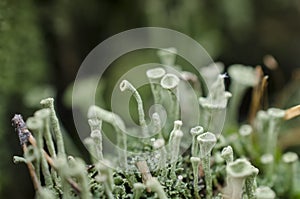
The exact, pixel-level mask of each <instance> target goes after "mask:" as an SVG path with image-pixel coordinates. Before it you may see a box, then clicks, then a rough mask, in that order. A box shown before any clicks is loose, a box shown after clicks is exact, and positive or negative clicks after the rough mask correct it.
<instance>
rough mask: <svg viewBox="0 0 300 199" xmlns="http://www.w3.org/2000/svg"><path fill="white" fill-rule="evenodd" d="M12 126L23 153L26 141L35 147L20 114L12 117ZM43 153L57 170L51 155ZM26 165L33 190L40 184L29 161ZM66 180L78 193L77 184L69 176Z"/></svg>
mask: <svg viewBox="0 0 300 199" xmlns="http://www.w3.org/2000/svg"><path fill="white" fill-rule="evenodd" d="M12 123H13V126H15V129H16V132H17V133H18V136H19V140H20V144H21V146H22V149H23V152H24V153H25V152H26V150H27V143H28V142H29V143H30V144H31V145H32V146H34V147H37V144H36V140H35V138H34V137H33V135H32V134H31V132H30V131H29V130H28V129H27V127H26V124H25V122H24V120H23V118H22V116H21V115H19V114H16V115H15V116H14V117H13V119H12ZM43 155H44V156H45V158H46V160H47V162H48V164H49V165H50V166H51V167H52V168H53V169H55V170H56V171H57V168H56V167H55V165H54V162H53V159H52V158H51V156H49V155H48V153H47V152H46V151H45V150H43ZM27 167H28V169H29V173H30V176H31V178H32V182H33V186H34V188H35V190H38V189H39V188H40V187H41V185H40V183H39V181H38V178H37V176H36V174H35V169H34V167H33V165H32V164H31V162H28V163H27ZM66 180H67V182H68V183H69V184H70V185H71V187H72V188H73V189H74V190H75V192H76V193H78V194H80V191H81V190H80V188H79V186H78V184H77V183H76V182H75V181H73V180H72V179H71V178H67V179H66Z"/></svg>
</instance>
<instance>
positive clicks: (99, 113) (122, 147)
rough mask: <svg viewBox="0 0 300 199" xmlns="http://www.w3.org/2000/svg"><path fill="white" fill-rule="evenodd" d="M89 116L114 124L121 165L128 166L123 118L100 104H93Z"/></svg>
mask: <svg viewBox="0 0 300 199" xmlns="http://www.w3.org/2000/svg"><path fill="white" fill-rule="evenodd" d="M88 118H98V119H99V120H103V121H104V122H107V123H110V124H112V126H113V127H114V129H115V131H116V133H117V145H118V147H119V149H118V155H119V160H120V166H121V167H123V168H126V166H127V153H126V151H127V137H126V132H125V131H126V129H125V124H124V122H123V120H122V119H121V118H120V116H118V115H117V114H115V113H112V112H109V111H106V110H104V109H102V108H100V107H98V106H95V105H94V106H91V107H90V108H89V110H88Z"/></svg>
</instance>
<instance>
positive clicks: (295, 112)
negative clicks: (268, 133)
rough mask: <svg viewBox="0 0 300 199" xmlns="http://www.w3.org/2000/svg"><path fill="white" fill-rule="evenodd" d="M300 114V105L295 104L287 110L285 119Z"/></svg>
mask: <svg viewBox="0 0 300 199" xmlns="http://www.w3.org/2000/svg"><path fill="white" fill-rule="evenodd" d="M299 115H300V105H297V106H293V107H292V108H289V109H287V110H286V111H285V116H284V119H285V120H290V119H293V118H294V117H297V116H299Z"/></svg>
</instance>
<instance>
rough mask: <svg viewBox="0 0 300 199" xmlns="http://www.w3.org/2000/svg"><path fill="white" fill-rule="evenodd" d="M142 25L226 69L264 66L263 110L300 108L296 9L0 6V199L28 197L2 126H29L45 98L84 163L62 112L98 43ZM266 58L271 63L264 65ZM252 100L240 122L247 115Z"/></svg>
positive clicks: (118, 3) (294, 130)
mask: <svg viewBox="0 0 300 199" xmlns="http://www.w3.org/2000/svg"><path fill="white" fill-rule="evenodd" d="M145 26H158V27H165V28H171V29H174V30H177V31H180V32H182V33H184V34H187V35H188V36H190V37H192V38H193V39H195V40H196V41H198V42H199V43H200V44H201V45H203V46H204V47H205V49H206V50H207V51H208V53H209V54H210V55H211V56H212V58H213V59H214V60H215V61H221V62H223V63H224V64H225V66H229V65H230V64H234V63H241V64H245V65H251V66H256V65H262V67H263V70H264V71H265V73H266V74H268V75H269V76H270V82H269V88H268V89H269V90H268V96H269V104H270V106H276V107H281V108H287V107H290V106H293V105H296V104H299V102H300V91H299V90H300V89H299V82H300V70H299V69H300V59H299V57H300V1H299V0H284V1H282V0H270V1H261V0H185V1H182V0H143V1H138V0H131V1H126V0H101V1H98V0H86V1H81V0H73V1H70V0H60V1H58V0H52V1H50V0H44V1H38V0H35V1H33V0H27V1H17V0H0V127H1V128H0V158H1V160H0V198H33V197H34V193H33V187H32V183H31V181H30V177H29V174H28V171H27V168H26V165H23V164H18V165H15V164H13V162H12V157H13V155H22V151H21V148H20V146H19V141H18V138H17V135H16V133H15V132H14V129H13V128H12V127H11V125H10V124H11V122H10V120H11V118H12V117H13V115H14V114H15V113H22V114H23V116H24V118H27V117H28V116H30V115H32V114H33V113H34V111H35V110H36V109H37V108H39V101H40V99H42V98H44V97H49V96H53V97H54V98H55V100H56V109H57V114H58V117H59V118H60V120H61V123H62V126H63V128H64V130H65V132H68V133H65V135H66V137H72V139H68V140H67V145H70V148H71V149H72V151H71V153H72V154H76V155H80V156H83V157H85V156H84V154H85V149H84V147H83V146H82V145H81V142H80V140H79V138H78V136H77V133H76V131H75V128H74V125H73V120H72V112H71V109H70V106H68V105H70V99H69V97H68V96H69V95H70V88H72V82H73V80H74V79H75V76H76V73H77V70H78V68H79V67H80V64H81V62H82V61H83V60H84V58H85V57H86V56H87V54H88V53H89V52H90V51H91V50H92V49H93V48H94V47H95V46H97V45H98V44H99V43H100V42H101V41H103V40H105V39H107V38H108V37H110V36H112V35H114V34H117V33H120V32H122V31H125V30H128V29H132V28H138V27H145ZM265 55H272V56H273V57H275V59H276V60H277V62H278V64H275V65H274V64H268V61H270V59H267V58H268V57H265ZM269 58H270V57H269ZM127 59H130V58H127ZM131 59H134V60H135V61H134V62H132V60H129V61H128V60H127V62H130V63H131V64H132V66H134V65H133V63H135V64H143V63H147V61H145V60H146V59H147V58H144V57H143V56H141V55H133V56H131ZM156 59H157V61H158V58H156ZM271 61H274V60H271ZM125 62H126V60H125ZM116 64H117V63H116ZM124 65H126V64H124ZM128 67H130V66H128ZM120 70H126V69H124V68H122V69H120V68H118V67H113V68H112V69H110V70H109V71H107V72H106V73H105V76H104V80H105V85H104V84H103V85H102V86H100V87H101V88H100V89H101V93H102V95H101V96H100V98H101V99H99V100H102V102H101V103H102V105H103V106H104V107H109V103H107V102H108V101H109V98H110V90H111V89H112V87H113V86H114V85H113V84H112V83H110V82H114V80H115V79H117V78H118V77H119V76H120V75H121V74H120V73H121V72H120ZM250 93H251V92H250V91H249V92H248V94H247V95H246V96H245V100H244V106H243V107H246V108H242V109H241V113H240V115H241V117H243V116H244V115H246V114H247V106H248V103H249V100H248V101H247V99H248V98H249V97H250ZM297 122H299V121H295V120H293V121H291V122H290V123H289V125H290V126H291V128H290V131H291V133H290V134H289V136H285V137H284V136H283V137H284V138H282V141H281V142H280V144H281V145H282V147H283V148H284V149H286V148H292V149H293V150H295V151H298V153H299V149H298V146H299V145H300V141H299V139H295V136H296V137H297V138H299V136H300V130H299V125H298V127H297ZM290 135H291V136H290ZM68 143H69V144H68ZM72 143H76V145H77V147H76V148H75V147H74V146H72ZM73 145H74V144H73ZM67 147H68V146H67ZM78 151H80V152H78Z"/></svg>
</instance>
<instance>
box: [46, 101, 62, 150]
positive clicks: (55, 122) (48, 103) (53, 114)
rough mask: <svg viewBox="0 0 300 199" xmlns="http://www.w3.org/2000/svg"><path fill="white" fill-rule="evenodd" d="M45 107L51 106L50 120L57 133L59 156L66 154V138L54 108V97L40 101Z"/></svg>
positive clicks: (55, 133)
mask: <svg viewBox="0 0 300 199" xmlns="http://www.w3.org/2000/svg"><path fill="white" fill-rule="evenodd" d="M40 103H41V104H42V105H43V106H44V107H46V108H49V109H50V121H51V125H52V128H53V132H54V135H55V139H56V144H57V152H58V155H59V156H65V155H66V154H65V146H64V140H63V136H62V133H61V130H60V125H59V121H58V118H57V115H56V112H55V109H54V99H53V98H47V99H43V100H42V101H41V102H40Z"/></svg>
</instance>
